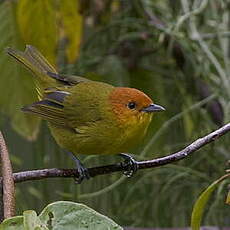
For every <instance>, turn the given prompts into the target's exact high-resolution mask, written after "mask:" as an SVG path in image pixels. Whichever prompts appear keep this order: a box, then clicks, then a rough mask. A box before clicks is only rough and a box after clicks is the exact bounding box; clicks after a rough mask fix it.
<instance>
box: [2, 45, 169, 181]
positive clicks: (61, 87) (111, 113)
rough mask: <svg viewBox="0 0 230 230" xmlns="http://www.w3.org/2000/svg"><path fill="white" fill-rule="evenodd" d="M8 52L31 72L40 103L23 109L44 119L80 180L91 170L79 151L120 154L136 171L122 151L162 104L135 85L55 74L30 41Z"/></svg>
mask: <svg viewBox="0 0 230 230" xmlns="http://www.w3.org/2000/svg"><path fill="white" fill-rule="evenodd" d="M6 51H7V53H8V54H9V55H10V56H12V57H14V58H15V59H16V60H17V61H18V62H20V63H22V64H23V65H24V66H25V67H27V68H28V69H29V70H30V71H32V73H33V75H34V76H35V84H36V90H37V93H38V98H39V101H37V102H34V103H33V104H31V105H26V106H25V107H23V108H22V111H23V112H26V113H31V114H35V115H37V116H39V117H41V118H42V119H44V120H47V121H48V125H49V128H50V130H51V134H52V135H53V137H54V139H55V140H56V142H57V143H58V145H59V146H60V147H62V148H63V149H65V150H67V151H68V152H70V153H72V156H73V157H74V159H75V161H76V163H77V170H78V173H79V177H78V179H77V181H78V183H80V182H81V181H82V180H83V179H84V178H89V173H88V170H87V169H86V168H85V167H84V166H83V165H82V163H81V162H80V161H79V159H78V158H77V157H76V155H77V154H98V155H101V154H121V156H123V157H124V158H125V162H126V163H127V162H128V163H130V165H131V166H132V170H131V171H132V172H133V171H136V169H137V166H136V162H135V160H134V159H133V158H132V157H131V156H129V155H127V154H122V153H125V152H127V151H128V150H129V149H130V148H131V147H133V146H134V145H135V144H136V143H138V142H139V141H140V140H141V139H142V138H143V137H144V135H145V134H146V131H147V128H148V126H149V124H150V122H151V119H152V115H153V113H154V112H159V111H164V110H165V109H164V108H163V107H162V106H160V105H157V104H154V103H153V101H152V100H151V99H150V98H149V97H148V96H147V95H146V94H144V93H143V92H141V91H139V90H137V89H134V88H127V87H114V86H112V85H110V84H107V83H103V82H98V81H91V80H88V79H86V78H83V77H79V76H73V75H63V74H59V73H58V72H57V71H56V70H55V68H54V67H53V66H52V65H51V64H50V63H49V62H48V61H47V60H46V58H45V57H43V55H42V54H41V53H40V52H39V51H38V50H37V49H36V48H35V47H33V46H31V45H27V46H26V49H25V51H24V52H22V51H18V50H14V49H12V48H7V49H6ZM128 174H130V172H128Z"/></svg>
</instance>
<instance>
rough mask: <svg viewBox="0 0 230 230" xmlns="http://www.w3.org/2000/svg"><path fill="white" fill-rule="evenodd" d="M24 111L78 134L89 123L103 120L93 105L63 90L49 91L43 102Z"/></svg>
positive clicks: (25, 108)
mask: <svg viewBox="0 0 230 230" xmlns="http://www.w3.org/2000/svg"><path fill="white" fill-rule="evenodd" d="M67 97H68V99H67ZM94 105H95V103H94ZM95 106H97V105H95ZM22 111H23V112H26V113H32V114H35V115H37V116H40V117H41V118H43V119H44V120H47V121H49V122H51V123H53V124H55V125H58V126H62V127H64V128H68V129H72V130H74V131H76V132H78V130H79V128H80V127H83V126H85V125H87V124H88V123H89V122H95V121H98V120H100V119H101V115H100V112H99V111H97V110H96V109H93V110H92V105H88V104H87V103H85V102H84V101H83V102H82V101H81V100H77V98H76V95H75V94H72V93H71V92H67V91H64V90H61V88H59V89H58V88H56V89H52V88H49V89H47V91H46V94H45V97H44V98H43V99H42V100H41V101H38V102H35V103H33V104H31V105H27V106H25V107H23V108H22Z"/></svg>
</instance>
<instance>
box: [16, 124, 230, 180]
mask: <svg viewBox="0 0 230 230" xmlns="http://www.w3.org/2000/svg"><path fill="white" fill-rule="evenodd" d="M229 131H230V123H228V124H226V125H224V126H223V127H221V128H219V129H217V130H216V131H214V132H212V133H210V134H208V135H207V136H204V137H202V138H199V139H197V140H196V141H194V142H193V143H191V144H190V145H188V146H187V147H186V148H184V149H182V150H181V151H179V152H176V153H174V154H170V155H168V156H166V157H162V158H157V159H153V160H148V161H139V162H137V164H138V168H139V169H146V168H155V167H159V166H162V165H166V164H169V163H174V162H176V161H179V160H181V159H183V158H186V157H188V156H189V155H191V154H192V153H193V152H195V151H197V150H199V149H200V148H201V147H203V146H205V145H207V144H208V143H210V142H213V141H215V140H217V139H218V138H219V137H221V136H223V135H224V134H226V133H227V132H229ZM128 167H129V166H125V165H124V164H120V163H119V164H112V165H106V166H100V167H94V168H88V170H89V174H90V176H91V177H95V176H99V175H104V174H110V173H114V172H119V171H127V170H128ZM13 176H14V181H15V183H19V182H23V181H30V180H40V179H45V178H57V177H77V176H78V172H77V170H76V169H57V168H52V169H40V170H32V171H25V172H18V173H14V174H13Z"/></svg>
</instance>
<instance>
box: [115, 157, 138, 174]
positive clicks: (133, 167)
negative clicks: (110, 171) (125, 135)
mask: <svg viewBox="0 0 230 230" xmlns="http://www.w3.org/2000/svg"><path fill="white" fill-rule="evenodd" d="M119 156H121V157H122V158H124V161H123V162H121V163H120V164H121V166H122V167H126V168H127V170H126V171H124V175H125V176H127V177H131V176H133V174H134V173H135V172H136V171H137V169H138V163H137V161H136V160H135V159H134V158H133V157H131V156H130V155H128V154H127V153H120V154H119Z"/></svg>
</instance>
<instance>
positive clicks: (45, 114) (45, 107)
mask: <svg viewBox="0 0 230 230" xmlns="http://www.w3.org/2000/svg"><path fill="white" fill-rule="evenodd" d="M68 95H69V93H68V92H65V91H58V90H57V91H53V92H50V93H48V94H46V97H45V98H44V99H43V100H41V101H38V102H35V103H33V104H31V105H27V106H24V107H23V108H22V111H23V112H26V113H32V114H36V115H38V116H40V117H41V118H43V119H44V120H47V121H49V122H51V123H54V124H56V125H59V126H68V119H67V117H66V115H65V113H64V105H63V102H64V98H65V97H66V96H68Z"/></svg>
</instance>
